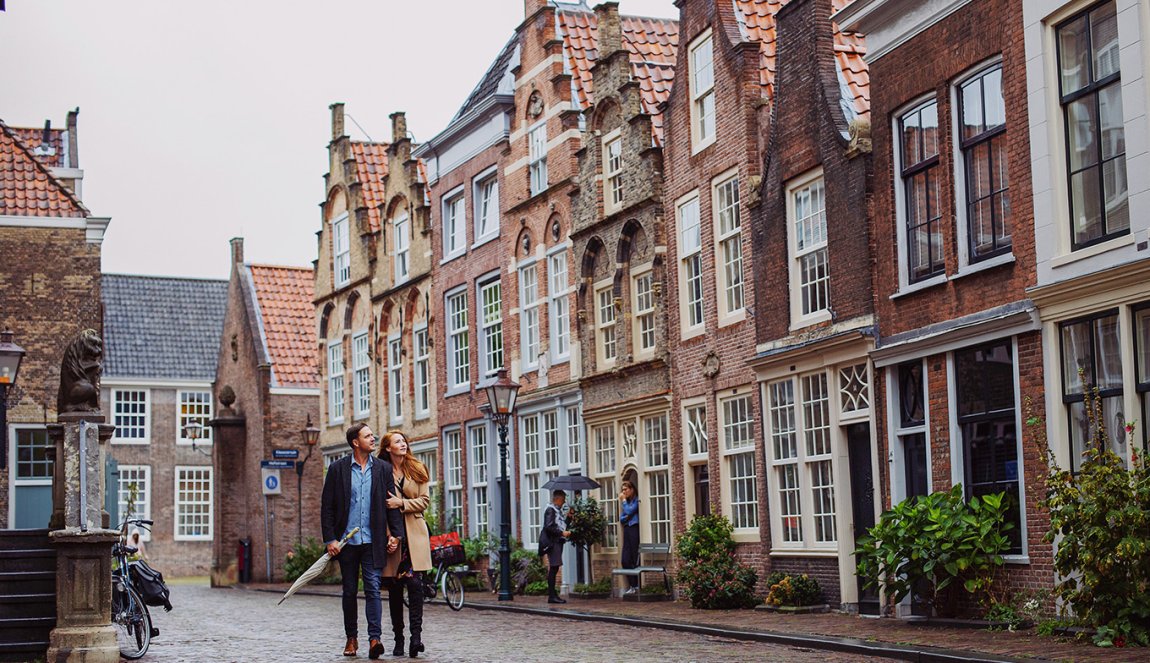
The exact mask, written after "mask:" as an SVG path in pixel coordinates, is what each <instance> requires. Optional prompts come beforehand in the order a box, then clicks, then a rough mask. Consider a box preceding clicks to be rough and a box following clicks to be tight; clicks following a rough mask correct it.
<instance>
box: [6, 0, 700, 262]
mask: <svg viewBox="0 0 1150 663" xmlns="http://www.w3.org/2000/svg"><path fill="white" fill-rule="evenodd" d="M6 6H7V11H4V12H0V63H3V66H0V118H2V119H3V120H4V121H5V122H6V123H7V124H8V125H9V126H33V127H40V126H43V124H44V120H45V119H51V120H52V126H53V127H57V128H63V126H64V122H65V118H66V115H67V112H68V110H69V109H72V108H75V107H77V106H78V107H79V108H80V117H79V131H78V133H79V138H80V144H79V152H80V166H81V168H83V169H84V185H83V186H84V189H83V194H84V203H85V204H86V205H87V206H88V208H89V209H90V210H91V211H92V213H93V214H94V215H95V216H110V217H112V224H111V226H109V228H108V233H107V235H106V236H105V240H104V247H103V257H104V264H103V267H104V271H105V272H111V273H129V274H157V275H174V276H203V277H212V278H226V277H227V275H228V257H229V256H228V239H230V238H232V237H235V236H243V237H244V238H245V242H244V247H245V254H246V257H247V259H248V260H249V261H253V262H262V263H273V264H284V265H310V264H311V261H312V260H313V259H314V258H315V251H316V241H315V231H316V230H317V229H318V228H319V221H320V217H319V210H318V205H319V203H321V202H322V201H323V197H324V191H323V174H324V173H325V172H327V142H328V140H329V138H330V136H331V133H330V132H331V119H330V118H331V116H330V112H329V110H328V105H329V104H331V103H332V102H335V101H342V102H345V103H346V104H347V106H346V111H347V113H348V114H349V115H350V116H351V117H352V118H354V120H355V122H358V123H359V125H360V126H361V127H362V130H361V129H360V128H358V127H356V124H355V122H352V121H351V120H349V121H348V122H347V132H348V135H350V136H351V137H352V138H353V139H359V140H363V139H365V138H366V137H367V136H370V137H371V138H372V139H374V140H379V141H382V140H384V139H386V138H388V137H390V122H389V120H388V118H387V116H388V114H390V113H392V112H394V111H397V110H402V111H406V113H407V124H408V129H409V130H410V131H411V132H412V134H414V136H415V139H416V141H417V142H418V141H424V140H427V139H428V138H430V137H432V136H434V135H435V134H437V133H439V132H440V131H441V130H443V128H444V127H445V126H446V124H447V122H448V121H449V120H450V119H451V117H452V115H454V114H455V111H456V110H457V109H458V108H459V106H460V104H462V103H463V100H464V99H465V98H466V97H467V95H468V93H469V92H470V91H471V89H472V88H473V87H474V86H475V84H476V83H478V81H479V78H480V77H481V76H482V75H483V72H484V71H485V70H486V69H487V66H488V65H489V64H490V62H491V60H493V59H494V58H495V56H496V55H497V54H498V52H499V49H500V48H501V47H502V46H503V44H505V43H506V42H507V40H508V39H509V38H510V37H511V34H512V31H513V30H514V28H515V27H516V26H517V25H518V24H519V23H520V22H521V21H522V20H523V0H438V2H428V1H425V0H327V1H326V2H302V1H299V0H297V1H296V2H284V1H283V0H200V1H199V2H177V1H176V0H101V1H99V2H94V1H93V0H7V2H6ZM620 11H622V12H623V13H625V14H637V15H643V16H661V17H676V16H677V15H678V11H677V10H676V9H675V7H674V5H673V4H672V0H622V2H621V3H620Z"/></svg>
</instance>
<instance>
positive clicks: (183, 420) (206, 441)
mask: <svg viewBox="0 0 1150 663" xmlns="http://www.w3.org/2000/svg"><path fill="white" fill-rule="evenodd" d="M192 394H199V395H201V396H206V397H207V398H206V399H204V400H203V401H200V402H199V403H191V402H189V403H187V405H188V406H189V407H191V406H196V405H201V406H205V407H206V408H207V412H206V413H201V414H186V413H185V412H184V405H185V402H184V399H185V398H187V397H188V396H190V395H192ZM212 400H213V399H212V389H211V387H210V386H209V387H204V388H203V389H179V390H177V391H176V445H178V446H188V447H190V446H192V442H193V440H192V439H191V438H190V437H184V426H186V425H187V424H189V423H191V422H192V421H197V422H199V423H200V424H201V425H202V426H203V428H202V429H201V430H200V438H199V439H197V440H195V444H200V445H210V444H211V443H212V427H211V426H210V425H208V422H209V421H211V419H212Z"/></svg>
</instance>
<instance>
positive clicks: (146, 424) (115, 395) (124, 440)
mask: <svg viewBox="0 0 1150 663" xmlns="http://www.w3.org/2000/svg"><path fill="white" fill-rule="evenodd" d="M127 393H132V394H143V406H144V412H143V415H144V421H143V428H144V435H143V437H121V434H122V433H123V432H124V431H125V430H127V429H128V428H138V426H135V425H132V426H125V425H124V424H121V423H120V422H119V421H120V420H119V418H120V417H121V416H125V417H137V416H139V414H140V413H138V412H127V413H120V412H117V409H118V408H119V407H120V404H121V403H122V402H123V401H122V400H121V399H122V397H121V396H120V394H127ZM111 401H112V423H113V424H114V425H115V426H116V433H115V435H113V436H112V444H151V443H152V391H151V390H150V389H148V388H146V387H113V388H112V394H111Z"/></svg>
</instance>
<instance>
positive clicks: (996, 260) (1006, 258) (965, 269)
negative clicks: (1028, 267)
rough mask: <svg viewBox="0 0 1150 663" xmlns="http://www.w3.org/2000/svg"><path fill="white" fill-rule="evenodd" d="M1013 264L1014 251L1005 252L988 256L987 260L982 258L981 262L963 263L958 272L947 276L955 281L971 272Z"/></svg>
mask: <svg viewBox="0 0 1150 663" xmlns="http://www.w3.org/2000/svg"><path fill="white" fill-rule="evenodd" d="M1013 264H1014V254H1013V253H1003V254H1002V255H998V256H994V257H993V258H987V259H986V260H981V261H979V262H974V263H970V264H967V265H963V266H962V267H959V268H958V273H957V274H953V275H951V276H949V277H947V280H949V281H953V280H955V279H960V278H962V277H964V276H970V275H971V274H977V273H978V272H985V271H986V270H988V269H994V268H995V267H1001V266H1003V265H1013Z"/></svg>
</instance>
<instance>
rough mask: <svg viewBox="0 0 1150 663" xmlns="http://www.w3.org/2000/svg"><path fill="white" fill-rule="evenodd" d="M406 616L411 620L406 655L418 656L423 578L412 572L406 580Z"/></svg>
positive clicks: (421, 629)
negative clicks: (409, 639) (408, 645)
mask: <svg viewBox="0 0 1150 663" xmlns="http://www.w3.org/2000/svg"><path fill="white" fill-rule="evenodd" d="M407 596H408V603H410V604H411V605H410V606H408V611H407V614H408V617H409V619H410V622H411V642H410V647H409V648H408V650H407V655H408V656H410V657H411V658H418V657H419V653H420V652H421V651H423V649H424V647H423V579H422V578H420V577H419V574H414V575H413V576H412V577H411V578H408V580H407Z"/></svg>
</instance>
